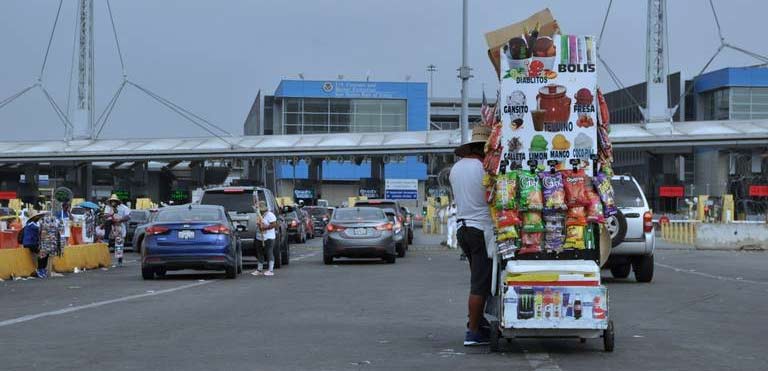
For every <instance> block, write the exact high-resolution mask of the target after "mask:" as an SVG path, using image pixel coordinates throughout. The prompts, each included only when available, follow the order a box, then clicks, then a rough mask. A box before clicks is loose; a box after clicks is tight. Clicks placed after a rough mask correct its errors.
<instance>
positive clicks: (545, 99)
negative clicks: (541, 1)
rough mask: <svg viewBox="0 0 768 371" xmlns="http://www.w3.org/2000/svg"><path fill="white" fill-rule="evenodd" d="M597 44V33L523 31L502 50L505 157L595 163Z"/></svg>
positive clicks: (560, 163) (562, 164) (541, 162)
mask: <svg viewBox="0 0 768 371" xmlns="http://www.w3.org/2000/svg"><path fill="white" fill-rule="evenodd" d="M595 53H596V44H595V38H594V37H592V36H576V35H554V36H551V37H550V36H538V35H537V36H533V35H522V36H519V37H515V38H513V39H511V40H510V41H509V42H508V43H507V44H506V45H504V46H503V48H502V51H501V71H502V81H501V97H500V102H499V105H500V106H501V107H502V109H501V123H502V125H503V128H502V138H503V139H502V145H503V146H504V151H505V158H507V159H509V161H512V162H516V163H518V164H521V165H525V164H528V163H529V162H528V161H530V160H535V161H536V162H537V163H538V164H539V165H541V166H544V165H546V164H547V162H548V161H550V160H555V161H557V169H570V168H571V167H572V165H571V162H570V160H573V159H578V160H580V162H579V167H580V168H585V169H591V168H592V161H591V158H592V155H593V154H595V153H596V149H597V109H598V105H597V99H596V95H597V93H596V90H597V72H596V64H597V57H596V54H595Z"/></svg>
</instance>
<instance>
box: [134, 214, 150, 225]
mask: <svg viewBox="0 0 768 371" xmlns="http://www.w3.org/2000/svg"><path fill="white" fill-rule="evenodd" d="M148 214H149V213H146V212H143V211H131V221H132V222H136V223H143V222H146V221H147V219H149V215H148Z"/></svg>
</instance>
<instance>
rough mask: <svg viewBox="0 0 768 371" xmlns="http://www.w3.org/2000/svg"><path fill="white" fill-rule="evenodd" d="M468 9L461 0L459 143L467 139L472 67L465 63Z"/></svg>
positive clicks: (466, 2)
mask: <svg viewBox="0 0 768 371" xmlns="http://www.w3.org/2000/svg"><path fill="white" fill-rule="evenodd" d="M468 9H469V1H468V0H463V6H462V27H461V67H460V68H459V78H460V79H461V118H460V119H459V127H460V128H461V143H466V142H467V141H468V140H469V117H468V111H469V95H468V92H467V89H468V85H469V79H470V78H471V77H472V75H471V74H470V71H471V70H472V69H471V68H469V66H468V65H467V59H468V53H469V50H468V49H469V39H468V28H469V19H468Z"/></svg>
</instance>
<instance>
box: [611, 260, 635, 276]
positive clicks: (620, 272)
mask: <svg viewBox="0 0 768 371" xmlns="http://www.w3.org/2000/svg"><path fill="white" fill-rule="evenodd" d="M631 268H632V266H631V265H630V264H629V263H624V264H616V265H613V266H611V275H613V278H627V277H629V271H630V269H631Z"/></svg>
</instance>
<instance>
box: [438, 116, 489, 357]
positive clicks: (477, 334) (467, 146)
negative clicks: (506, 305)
mask: <svg viewBox="0 0 768 371" xmlns="http://www.w3.org/2000/svg"><path fill="white" fill-rule="evenodd" d="M490 131H491V129H490V128H488V127H487V126H476V127H475V128H474V129H473V130H472V139H471V140H470V141H469V142H468V143H464V144H462V145H461V146H459V147H458V148H456V150H455V152H454V153H455V154H456V156H458V157H460V158H461V159H460V160H459V161H458V162H456V164H454V165H453V167H452V168H451V173H450V176H449V179H450V182H451V188H452V190H453V197H454V200H455V203H456V223H457V224H456V227H457V228H458V230H457V232H456V234H457V240H458V243H459V246H460V247H461V250H462V252H463V253H464V254H465V255H466V256H467V259H468V260H469V268H470V275H471V278H470V286H471V288H470V291H469V299H468V301H467V306H468V309H469V323H468V325H467V327H468V328H467V332H466V334H465V336H464V345H465V346H471V345H482V344H488V339H489V336H490V331H489V328H488V327H487V321H486V320H485V317H484V315H483V312H484V311H485V302H486V299H487V297H488V296H489V295H490V293H491V274H492V273H491V272H492V264H493V263H492V262H493V261H492V260H491V256H492V255H491V254H492V251H493V250H492V248H490V249H489V247H488V245H487V243H488V242H490V243H493V242H495V241H494V237H493V225H492V224H491V214H490V212H489V210H488V204H487V203H486V200H485V187H484V186H483V176H484V175H485V170H484V169H483V162H482V161H483V158H484V156H485V152H484V145H485V142H486V141H487V140H488V137H489V135H490ZM489 250H490V251H491V253H489V252H488V251H489Z"/></svg>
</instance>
